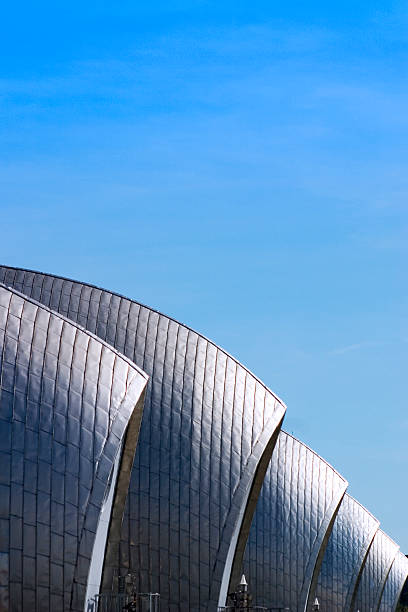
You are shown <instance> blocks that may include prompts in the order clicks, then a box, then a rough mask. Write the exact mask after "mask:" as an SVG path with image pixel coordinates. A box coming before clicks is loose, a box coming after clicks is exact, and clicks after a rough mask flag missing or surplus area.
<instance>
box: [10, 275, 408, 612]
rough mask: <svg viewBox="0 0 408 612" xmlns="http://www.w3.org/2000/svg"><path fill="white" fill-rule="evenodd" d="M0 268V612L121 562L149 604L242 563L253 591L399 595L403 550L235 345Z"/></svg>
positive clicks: (78, 592)
mask: <svg viewBox="0 0 408 612" xmlns="http://www.w3.org/2000/svg"><path fill="white" fill-rule="evenodd" d="M0 283H5V285H11V286H12V287H13V288H14V289H13V290H10V289H7V288H5V287H4V286H1V285H0V345H1V346H0V348H1V351H0V356H1V362H0V373H1V379H0V380H1V396H0V402H1V403H0V417H1V420H0V452H1V455H0V459H1V470H0V612H3V610H4V612H5V611H6V610H7V609H8V603H7V602H8V597H9V594H10V597H11V601H12V605H11V610H12V611H13V612H17V611H18V612H20V611H21V610H23V611H25V610H33V611H34V612H43V611H44V612H46V611H48V610H57V609H63V610H75V611H79V610H81V609H83V605H84V596H85V589H86V587H87V584H88V592H89V588H94V587H93V586H92V587H90V584H91V578H92V581H93V582H92V585H94V584H95V585H96V584H97V583H98V580H99V579H101V590H104V591H110V590H111V589H112V586H115V585H116V583H117V576H118V573H119V574H121V575H122V576H123V575H124V574H128V573H129V572H131V573H132V576H133V578H132V580H134V581H135V588H136V590H137V591H138V592H139V593H140V592H143V593H149V592H150V593H152V592H156V593H160V596H161V597H160V603H161V610H165V611H167V610H169V611H171V612H176V611H177V612H192V611H197V612H198V611H200V612H204V611H209V610H216V609H217V606H220V607H221V608H222V607H223V606H225V605H226V604H227V602H226V595H227V593H228V592H229V591H231V590H233V589H234V588H235V586H236V584H237V582H238V581H239V578H240V576H241V572H242V570H244V571H245V573H246V575H247V578H248V582H249V585H250V590H251V591H252V593H253V596H254V599H253V605H254V606H256V605H257V606H264V607H266V608H270V609H275V610H277V609H285V608H286V609H287V608H289V609H290V610H291V612H309V611H310V610H311V609H312V603H313V602H314V599H315V597H316V596H317V597H318V598H319V601H320V610H321V612H326V611H329V612H340V610H343V611H344V612H351V611H353V612H356V610H357V609H359V610H360V612H371V611H373V612H374V611H375V612H378V611H379V610H380V611H381V612H385V611H393V610H394V609H395V606H396V602H397V600H398V597H399V592H400V589H401V588H402V585H403V583H404V580H405V578H406V576H407V561H406V559H405V557H404V556H403V555H402V554H401V553H398V554H397V551H398V547H397V545H396V544H395V543H394V542H392V540H390V539H389V538H388V537H387V536H386V535H385V534H384V533H383V532H382V531H378V521H376V519H375V518H374V517H372V516H371V514H370V513H369V512H368V511H366V510H365V509H364V508H363V507H362V506H360V504H358V502H356V501H355V500H354V499H352V498H351V497H349V496H348V495H345V490H346V487H347V483H346V481H345V480H344V478H342V477H341V476H340V475H339V474H338V473H337V472H336V471H335V470H334V469H333V468H332V467H331V466H330V465H328V464H327V463H326V462H325V461H324V460H323V459H322V458H321V457H319V456H318V455H316V453H314V452H313V451H312V450H311V449H309V448H308V447H307V446H305V445H304V444H302V443H301V442H300V441H299V440H296V439H295V438H293V437H292V436H290V435H289V434H287V433H285V432H282V431H280V425H281V422H282V419H283V416H284V412H285V406H284V404H283V403H282V402H281V401H280V400H279V399H278V398H277V397H276V396H275V395H274V394H273V393H272V392H271V391H270V390H269V389H267V388H266V387H265V386H264V385H263V384H262V382H260V381H259V380H258V379H257V378H256V377H255V376H254V375H253V374H251V373H250V372H248V370H246V369H245V368H244V367H243V366H242V365H241V364H239V363H238V362H237V361H236V360H235V359H233V358H232V357H231V356H230V355H228V354H227V353H225V351H223V350H222V349H220V348H219V347H217V346H215V345H214V344H213V343H211V342H210V341H209V340H207V339H206V338H204V337H203V336H201V335H199V334H198V333H196V332H194V331H193V330H191V329H189V328H188V327H186V326H184V325H182V324H180V323H178V322H177V321H175V320H173V319H171V318H169V317H166V316H164V315H162V314H160V313H158V312H156V311H154V310H152V309H150V308H148V307H146V306H143V305H142V304H139V303H137V302H134V301H131V300H129V299H127V298H124V297H122V296H119V295H116V294H113V293H111V292H109V291H105V290H103V289H99V288H96V287H93V286H91V285H87V284H83V283H78V282H74V281H71V280H67V279H63V278H60V277H56V276H51V275H46V274H40V273H37V272H31V271H26V270H19V269H16V268H10V267H0ZM15 290H18V291H21V293H22V294H23V295H20V294H16V292H15ZM32 300H37V301H38V302H40V304H38V303H37V302H33V301H32ZM50 309H51V310H50ZM58 313H59V314H58ZM78 325H79V326H82V327H83V328H85V329H82V328H80V327H78ZM92 334H95V335H96V336H97V337H95V336H93V335H92ZM147 378H149V380H148V382H147ZM142 414H143V417H142ZM140 419H142V422H141V424H140ZM139 425H140V432H139ZM135 449H136V450H135ZM119 452H120V455H118V453H119ZM119 456H120V462H117V466H118V468H117V471H116V470H115V471H113V470H112V466H113V465H114V462H115V457H116V458H117V457H119ZM112 474H117V481H116V484H114V485H112V488H111V490H110V495H108V493H109V486H110V484H109V483H110V479H111V478H112ZM112 491H114V495H112ZM110 500H112V510H111V512H110V506H109V504H108V501H109V502H110ZM102 508H104V510H103V513H102V515H101V509H102ZM101 516H102V518H103V520H102V519H101V521H99V518H100V517H101ZM106 516H108V517H109V516H110V519H109V526H108V527H107V525H108V520H107V519H106ZM122 519H123V520H122ZM104 525H105V526H104ZM96 533H97V534H98V538H97V541H96V543H95V534H96ZM99 534H102V535H101V536H100V538H101V542H102V544H101V543H100V542H99ZM104 534H105V535H104ZM106 534H107V535H106ZM104 538H107V541H106V548H105V541H104ZM101 546H102V549H103V548H105V553H104V554H103V555H102V556H103V558H102V559H100V557H101V553H100V550H101ZM91 560H92V563H91ZM102 565H103V567H102ZM90 567H91V568H92V570H91V572H89V568H90ZM95 567H96V568H97V569H96V570H95ZM98 572H99V573H98ZM101 572H102V575H101ZM95 588H96V586H95ZM111 596H112V595H109V597H111ZM109 597H108V596H106V597H105V599H106V601H108V599H109ZM103 599H104V598H103V597H102V600H103Z"/></svg>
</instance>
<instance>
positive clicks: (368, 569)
mask: <svg viewBox="0 0 408 612" xmlns="http://www.w3.org/2000/svg"><path fill="white" fill-rule="evenodd" d="M397 553H398V546H397V544H395V542H393V541H392V540H391V538H389V537H388V536H387V535H386V534H385V533H384V532H383V531H381V529H379V530H378V531H377V533H376V534H375V536H374V539H373V541H372V544H371V546H370V549H369V551H368V555H367V558H366V562H365V564H364V568H363V571H362V572H361V576H360V580H359V582H358V585H357V589H356V592H355V597H354V598H353V599H354V601H353V604H352V611H353V612H357V610H360V611H361V612H363V611H364V612H377V610H378V607H379V605H380V601H381V596H382V592H383V589H384V585H385V582H386V580H387V576H388V572H389V571H390V568H391V565H392V563H393V561H394V559H395V557H396V555H397Z"/></svg>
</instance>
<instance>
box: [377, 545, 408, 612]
mask: <svg viewBox="0 0 408 612" xmlns="http://www.w3.org/2000/svg"><path fill="white" fill-rule="evenodd" d="M407 577H408V559H407V558H406V556H405V555H403V554H402V552H400V551H399V552H398V554H397V556H396V557H395V560H394V563H393V564H392V566H391V569H390V572H389V574H388V577H387V581H386V583H385V586H384V590H383V594H382V597H381V604H380V607H379V608H378V612H394V611H395V609H396V607H397V603H398V599H399V596H400V594H401V591H402V587H403V586H404V583H405V580H406V579H407Z"/></svg>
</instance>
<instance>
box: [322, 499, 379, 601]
mask: <svg viewBox="0 0 408 612" xmlns="http://www.w3.org/2000/svg"><path fill="white" fill-rule="evenodd" d="M378 525H379V522H378V521H377V520H376V519H375V518H374V517H373V516H372V515H371V514H370V513H369V512H368V510H366V509H365V508H364V507H363V506H361V505H360V504H359V503H358V502H357V501H356V500H355V499H353V498H352V497H350V495H347V494H346V495H345V496H344V498H343V500H342V503H341V505H340V508H339V511H338V513H337V516H336V520H335V521H334V524H333V530H332V533H331V535H330V538H329V541H328V544H327V548H326V552H325V555H324V558H323V563H322V567H321V570H320V574H319V578H318V582H317V587H316V591H315V593H314V594H313V596H312V598H311V599H312V600H314V598H315V597H317V598H318V599H319V602H320V605H321V609H322V610H330V612H343V611H344V610H350V605H351V600H352V596H353V593H354V590H355V587H356V584H357V580H358V577H359V575H360V572H361V570H362V568H363V565H364V560H365V558H366V555H367V552H368V549H369V547H370V545H371V542H372V540H373V538H374V536H375V533H376V531H377V529H378Z"/></svg>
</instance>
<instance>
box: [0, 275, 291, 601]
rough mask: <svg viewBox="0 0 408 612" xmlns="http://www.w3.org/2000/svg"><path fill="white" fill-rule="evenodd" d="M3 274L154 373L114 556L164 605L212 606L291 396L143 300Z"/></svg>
mask: <svg viewBox="0 0 408 612" xmlns="http://www.w3.org/2000/svg"><path fill="white" fill-rule="evenodd" d="M0 274H1V275H0V280H4V282H5V283H7V284H12V285H13V286H14V287H16V288H18V289H19V290H21V291H22V292H23V293H25V294H27V295H30V296H33V297H34V298H35V299H37V300H39V301H40V302H42V303H43V304H45V305H46V306H49V307H50V308H53V309H54V310H57V311H58V312H61V313H62V314H64V315H66V316H67V317H69V318H70V319H72V320H74V321H76V322H78V323H80V324H81V325H83V326H84V327H86V328H87V329H88V330H90V331H91V332H94V333H95V334H97V335H98V336H99V337H100V338H102V339H103V340H106V342H108V343H110V344H112V345H113V346H114V347H115V348H116V349H118V350H119V351H121V352H122V353H124V354H125V355H126V356H127V357H129V358H130V359H132V361H134V363H135V364H137V365H138V366H139V367H140V368H141V369H142V370H143V371H144V372H146V373H147V374H148V375H149V376H150V381H149V385H148V389H147V392H146V399H145V405H144V413H143V420H142V426H141V430H140V436H139V444H138V448H137V452H136V457H135V462H134V467H133V473H132V478H131V483H130V490H129V495H128V503H127V507H126V512H125V518H124V521H123V529H122V541H121V547H120V557H119V558H117V560H116V563H115V566H116V567H118V566H119V568H120V572H121V573H125V572H127V571H129V570H132V571H133V572H137V573H138V574H139V585H140V590H141V591H142V592H148V591H153V592H156V591H157V592H159V593H160V596H161V605H162V607H163V609H169V610H179V609H184V610H199V609H206V608H207V606H208V608H209V609H211V608H214V607H216V606H217V604H218V603H219V602H220V598H222V592H221V586H222V585H224V593H226V591H227V589H228V584H229V581H230V574H231V572H232V570H233V567H234V559H235V556H236V554H235V553H236V551H238V553H239V551H241V550H243V549H244V547H245V539H246V531H245V529H243V528H242V527H244V526H245V525H246V524H248V523H250V520H251V517H252V513H253V511H254V509H255V504H256V496H257V494H258V492H259V489H260V486H261V484H262V479H263V472H264V470H265V469H266V466H267V463H268V461H269V459H270V456H271V453H272V450H273V443H274V441H275V438H276V435H277V432H278V431H279V427H280V423H281V421H282V419H283V416H284V412H285V407H284V405H283V404H282V403H281V402H280V401H279V400H278V398H277V397H276V396H275V395H273V394H272V392H271V391H269V390H268V389H267V388H266V387H265V386H264V385H263V384H262V383H261V382H260V381H259V380H257V379H256V378H255V377H254V376H253V375H252V374H250V373H249V372H248V371H247V370H246V369H245V368H244V367H243V366H241V365H240V364H239V363H237V361H235V360H234V359H233V358H232V357H230V356H229V355H227V354H226V353H225V352H224V351H222V350H221V349H219V348H218V347H216V346H215V345H214V344H212V343H211V342H209V341H208V340H207V339H205V338H203V337H202V336H200V335H199V334H197V333H195V332H194V331H192V330H190V329H188V328H187V327H185V326H184V325H181V324H180V323H177V322H176V321H174V320H172V319H169V318H168V317H166V316H164V315H161V314H159V313H157V312H155V311H153V310H151V309H149V308H147V307H145V306H142V305H140V304H137V303H136V302H132V301H130V300H128V299H126V298H123V297H120V296H118V295H114V294H112V293H110V292H107V291H103V290H101V289H97V288H95V287H91V286H88V285H84V284H80V283H75V282H72V281H67V280H64V279H61V278H57V277H52V276H47V275H43V274H37V273H34V272H25V271H19V270H13V269H5V268H2V269H1V270H0ZM258 468H259V469H258ZM108 562H110V560H108Z"/></svg>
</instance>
